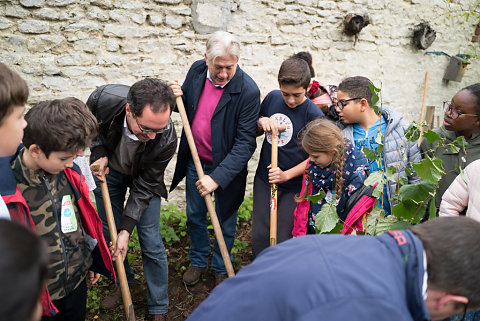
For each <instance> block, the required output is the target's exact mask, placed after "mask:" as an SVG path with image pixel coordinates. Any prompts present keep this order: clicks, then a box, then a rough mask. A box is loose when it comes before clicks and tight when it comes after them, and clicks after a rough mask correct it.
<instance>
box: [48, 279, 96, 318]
mask: <svg viewBox="0 0 480 321" xmlns="http://www.w3.org/2000/svg"><path fill="white" fill-rule="evenodd" d="M52 302H53V304H54V305H55V307H56V308H57V309H58V314H57V315H56V316H55V317H53V318H51V317H46V316H44V317H42V321H64V320H65V321H85V317H86V312H87V280H86V278H85V280H84V281H83V282H82V283H80V285H79V286H77V288H76V289H75V290H73V291H72V292H71V293H70V294H68V295H67V296H66V297H64V298H62V299H60V300H54V301H52Z"/></svg>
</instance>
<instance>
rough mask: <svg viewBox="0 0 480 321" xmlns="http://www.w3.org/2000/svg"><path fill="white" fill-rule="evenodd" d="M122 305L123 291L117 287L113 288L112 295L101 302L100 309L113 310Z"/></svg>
mask: <svg viewBox="0 0 480 321" xmlns="http://www.w3.org/2000/svg"><path fill="white" fill-rule="evenodd" d="M120 304H122V291H121V290H120V288H119V287H116V286H112V289H111V290H110V293H109V294H108V295H107V296H106V297H105V298H103V300H102V301H100V307H101V308H103V309H113V308H116V307H118V306H119V305H120Z"/></svg>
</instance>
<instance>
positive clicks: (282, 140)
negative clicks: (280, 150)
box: [267, 113, 293, 147]
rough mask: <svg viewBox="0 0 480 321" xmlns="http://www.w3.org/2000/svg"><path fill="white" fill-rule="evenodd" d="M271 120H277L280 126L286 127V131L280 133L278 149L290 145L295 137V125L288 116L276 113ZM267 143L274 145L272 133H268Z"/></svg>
mask: <svg viewBox="0 0 480 321" xmlns="http://www.w3.org/2000/svg"><path fill="white" fill-rule="evenodd" d="M270 119H273V120H275V122H276V123H277V124H279V125H285V127H286V128H285V130H282V131H280V133H279V135H278V147H282V146H285V145H287V144H288V142H290V140H291V139H292V136H293V124H292V121H291V120H290V118H288V116H287V115H284V114H281V113H276V114H273V115H272V116H270ZM267 141H268V142H269V143H270V144H271V143H272V133H267Z"/></svg>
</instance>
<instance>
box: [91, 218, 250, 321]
mask: <svg viewBox="0 0 480 321" xmlns="http://www.w3.org/2000/svg"><path fill="white" fill-rule="evenodd" d="M250 230H251V224H250V221H243V222H240V223H239V224H238V225H237V239H238V240H240V241H242V242H246V244H248V246H247V247H246V248H243V249H241V251H239V252H238V253H236V254H235V255H234V258H235V263H234V268H235V271H238V270H239V269H240V268H241V267H243V266H245V265H247V264H249V263H250V262H251V255H252V254H251V253H252V252H251V244H250ZM211 235H212V239H213V231H212V232H211ZM188 246H189V238H188V235H186V236H185V237H181V238H180V241H177V242H174V243H173V244H172V245H171V246H168V245H167V244H165V247H166V250H167V256H168V262H169V276H168V295H169V300H170V307H169V312H168V320H170V321H181V320H185V319H186V318H187V317H188V316H189V315H190V313H192V311H193V310H194V309H195V308H196V307H197V306H198V305H199V304H200V303H201V302H202V301H203V300H205V299H206V298H207V296H208V295H209V293H210V291H211V290H212V289H213V288H214V287H215V277H214V275H213V273H212V272H211V271H210V270H209V271H208V272H207V273H206V274H205V275H204V277H203V278H202V279H201V280H200V282H198V283H197V284H196V285H194V286H191V287H190V286H186V285H185V284H184V283H183V281H182V275H183V273H184V271H185V270H186V269H187V268H188V266H189V257H188ZM134 252H135V253H132V254H134V258H135V259H134V260H130V265H131V266H132V268H133V270H134V272H135V281H134V282H133V285H132V286H131V289H130V291H131V295H132V300H133V304H134V309H135V317H136V319H137V321H142V320H147V316H148V310H147V288H146V283H145V279H144V276H143V269H142V263H141V253H140V250H138V249H137V250H135V251H134ZM132 261H134V262H132ZM110 289H111V285H110V284H109V282H108V281H105V280H102V281H101V282H99V284H97V285H95V286H93V287H92V288H91V289H90V290H89V304H88V305H89V308H90V309H89V310H90V311H87V313H88V314H87V320H100V321H107V320H109V321H110V320H112V321H117V320H118V321H120V320H125V314H124V309H123V306H120V307H117V308H115V309H110V310H105V309H101V308H99V306H98V304H99V302H100V300H101V299H102V298H104V297H105V296H106V295H107V294H108V292H109V290H110Z"/></svg>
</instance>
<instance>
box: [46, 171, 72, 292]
mask: <svg viewBox="0 0 480 321" xmlns="http://www.w3.org/2000/svg"><path fill="white" fill-rule="evenodd" d="M40 180H41V181H42V184H43V187H44V188H45V191H46V192H47V195H48V198H49V199H50V202H52V208H53V216H54V217H55V221H56V222H57V229H58V236H59V238H60V246H61V247H62V256H63V264H64V265H65V274H64V277H63V289H64V291H65V290H66V286H67V277H68V262H67V253H66V251H65V244H64V243H63V238H62V229H61V226H60V222H59V220H58V208H57V204H56V203H55V199H54V198H53V195H52V188H51V187H50V183H49V181H48V178H47V177H46V176H45V175H43V176H42V177H40Z"/></svg>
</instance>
